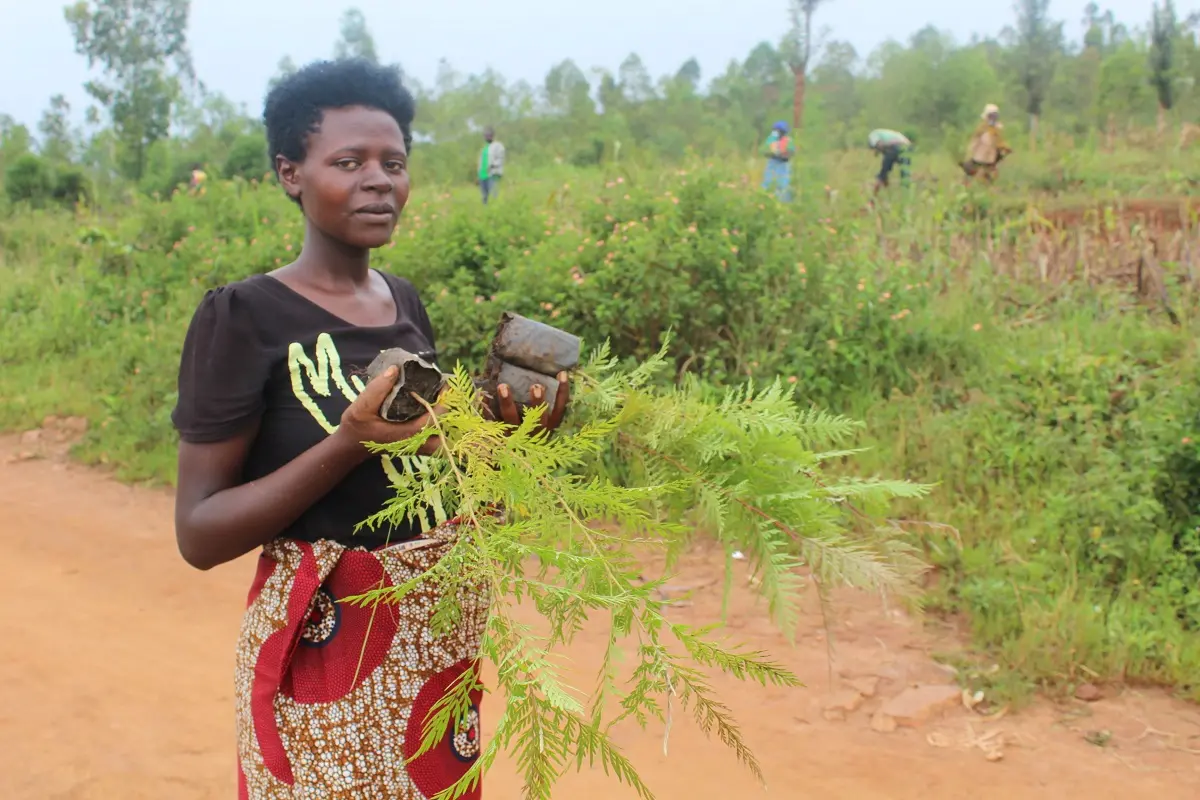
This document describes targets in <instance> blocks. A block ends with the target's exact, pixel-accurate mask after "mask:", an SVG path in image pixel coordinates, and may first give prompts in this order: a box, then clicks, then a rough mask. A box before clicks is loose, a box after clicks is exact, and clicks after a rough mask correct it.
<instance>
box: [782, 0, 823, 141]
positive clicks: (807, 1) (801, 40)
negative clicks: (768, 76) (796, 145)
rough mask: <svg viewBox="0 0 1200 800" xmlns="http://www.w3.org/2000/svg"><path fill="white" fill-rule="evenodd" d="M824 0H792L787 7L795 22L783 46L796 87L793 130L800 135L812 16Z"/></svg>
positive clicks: (793, 104) (811, 48) (811, 37)
mask: <svg viewBox="0 0 1200 800" xmlns="http://www.w3.org/2000/svg"><path fill="white" fill-rule="evenodd" d="M822 2H824V0H791V6H790V7H789V9H788V13H789V16H790V17H791V23H792V26H791V28H790V29H789V30H788V32H787V35H786V36H785V37H784V39H783V47H782V50H783V51H784V53H785V54H786V56H787V61H788V66H789V67H791V68H792V79H793V81H794V82H795V89H794V92H793V94H792V130H793V131H794V135H795V136H797V137H799V136H800V127H801V126H802V125H803V124H804V89H805V84H806V82H807V80H808V63H809V61H810V60H812V56H813V50H814V49H815V48H814V47H813V32H812V18H813V14H814V13H816V10H817V6H819V5H821V3H822Z"/></svg>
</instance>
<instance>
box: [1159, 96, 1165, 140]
mask: <svg viewBox="0 0 1200 800" xmlns="http://www.w3.org/2000/svg"><path fill="white" fill-rule="evenodd" d="M1166 132H1167V109H1166V107H1165V106H1163V104H1162V103H1161V102H1159V104H1158V138H1159V139H1161V138H1162V137H1163V134H1164V133H1166Z"/></svg>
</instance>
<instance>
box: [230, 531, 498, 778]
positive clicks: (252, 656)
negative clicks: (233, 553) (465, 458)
mask: <svg viewBox="0 0 1200 800" xmlns="http://www.w3.org/2000/svg"><path fill="white" fill-rule="evenodd" d="M454 533H455V528H454V527H453V526H443V527H441V528H439V529H437V530H436V531H433V532H430V533H429V534H426V535H425V537H423V538H420V539H416V540H413V541H408V542H404V543H401V544H397V545H392V546H390V547H386V548H382V549H379V550H374V551H367V550H364V549H362V548H355V549H347V548H346V547H344V546H343V545H340V544H338V543H336V542H332V541H325V540H322V541H318V542H301V541H296V540H292V539H279V540H276V541H274V542H272V543H270V544H269V545H267V546H266V547H265V548H264V550H263V553H262V555H261V557H260V558H259V563H258V573H257V575H256V576H255V579H254V583H253V585H252V586H251V588H250V596H249V598H248V602H247V609H246V614H245V617H244V619H243V622H242V631H241V635H240V637H239V640H238V648H237V667H236V672H235V694H236V711H237V745H238V773H239V774H238V797H239V799H240V800H351V799H352V798H353V800H375V799H376V798H378V800H426V798H429V797H431V796H433V795H434V794H436V793H438V792H440V791H442V790H444V789H446V788H447V787H449V786H451V785H452V784H453V783H454V782H455V781H456V780H458V779H459V778H461V777H462V776H463V774H465V773H466V771H467V770H468V769H469V768H470V767H471V765H472V764H473V763H474V762H475V761H476V760H477V759H478V758H479V753H480V748H481V733H482V732H481V729H480V717H479V704H480V701H481V699H482V696H481V693H479V692H475V693H474V694H473V695H472V697H471V702H472V705H471V709H470V712H469V713H468V714H467V718H466V719H463V720H461V721H460V722H459V724H457V725H452V726H450V729H449V730H448V731H447V733H446V736H445V738H444V739H443V741H441V742H440V743H438V744H437V745H436V746H434V747H433V749H431V750H429V751H427V752H426V753H424V754H422V755H421V756H420V757H419V758H416V759H413V756H414V755H415V754H416V752H417V750H418V749H419V748H420V745H421V740H422V734H423V726H424V723H425V718H426V715H427V714H428V713H429V710H430V709H431V708H432V707H433V705H434V703H436V702H437V701H438V699H439V698H441V697H443V696H444V695H445V693H446V691H447V690H448V688H449V687H450V686H452V685H453V684H454V682H455V681H456V680H457V679H458V678H459V677H460V676H462V675H463V673H464V672H466V671H468V670H475V669H478V663H479V662H478V658H479V643H480V637H481V636H482V634H483V630H484V626H485V625H486V621H487V612H488V603H487V598H486V596H485V595H484V594H482V593H478V594H467V593H464V596H461V597H460V598H459V602H460V604H461V607H462V609H463V614H462V616H461V618H460V625H459V627H458V628H457V629H455V630H454V631H453V632H451V633H450V634H447V635H443V636H441V637H439V638H435V637H433V636H432V634H431V632H430V626H429V623H430V617H431V615H432V613H433V610H434V606H435V602H436V599H437V596H436V588H435V587H434V586H433V585H432V584H430V585H428V586H419V587H418V588H417V589H416V590H414V591H412V592H410V593H409V594H408V595H407V596H406V597H405V598H404V600H403V601H402V602H401V603H400V604H398V605H397V604H385V603H380V604H378V605H367V606H356V605H350V604H348V603H341V602H338V601H339V600H341V599H343V598H345V597H349V596H353V595H357V594H361V593H363V592H366V591H369V590H371V589H377V588H380V587H387V586H397V585H400V584H403V583H404V582H406V581H408V580H411V579H412V578H414V577H416V576H417V575H419V574H420V573H422V572H424V571H426V570H428V569H429V568H431V567H432V566H433V565H434V564H436V563H437V561H438V559H440V558H441V557H442V556H443V555H444V554H445V553H446V552H447V551H448V550H449V549H450V547H451V545H452V544H453V539H454ZM481 794H482V789H481V786H480V785H477V786H476V788H475V789H473V790H472V791H471V792H468V793H467V794H466V795H464V797H465V798H471V799H473V800H474V799H477V798H479V797H480V796H481Z"/></svg>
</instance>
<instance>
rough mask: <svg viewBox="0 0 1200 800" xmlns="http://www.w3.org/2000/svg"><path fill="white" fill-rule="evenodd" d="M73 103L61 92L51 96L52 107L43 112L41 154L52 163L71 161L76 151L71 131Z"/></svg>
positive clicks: (39, 129)
mask: <svg viewBox="0 0 1200 800" xmlns="http://www.w3.org/2000/svg"><path fill="white" fill-rule="evenodd" d="M70 114H71V104H70V103H68V102H67V98H65V97H63V96H62V95H61V94H56V95H54V96H53V97H51V98H50V107H49V108H47V109H46V110H45V111H43V112H42V119H41V121H40V122H39V123H38V133H40V134H41V135H42V141H41V148H40V150H41V154H42V157H43V158H45V159H46V160H48V161H50V162H51V163H61V162H64V161H70V160H71V157H72V156H73V155H74V152H75V141H74V138H75V137H74V135H73V134H72V133H71V121H70V119H69V117H70Z"/></svg>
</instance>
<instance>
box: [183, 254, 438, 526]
mask: <svg viewBox="0 0 1200 800" xmlns="http://www.w3.org/2000/svg"><path fill="white" fill-rule="evenodd" d="M384 278H385V279H386V280H387V283H388V286H389V287H390V288H391V290H392V296H393V297H394V298H395V300H396V321H395V322H394V323H392V324H391V325H383V326H380V327H362V326H358V325H351V324H350V323H349V322H346V321H345V320H343V319H340V318H338V317H337V316H335V315H334V314H332V313H330V312H329V311H326V310H325V309H323V308H321V307H320V306H318V305H317V304H316V303H314V302H312V301H311V300H309V299H307V298H306V297H304V296H302V295H300V294H298V293H297V292H295V291H294V290H292V289H290V288H288V287H287V286H286V285H284V284H283V283H282V282H280V281H279V280H277V279H275V278H272V277H271V276H269V275H255V276H253V277H250V278H247V279H246V280H244V281H238V282H237V283H232V284H229V285H228V286H222V287H220V288H217V289H212V290H210V291H209V292H208V293H207V294H206V295H205V296H204V299H203V300H202V301H201V302H200V306H199V308H197V309H196V314H195V316H194V317H193V318H192V323H191V327H190V328H189V329H188V333H187V338H186V339H185V340H184V345H183V356H182V358H181V360H180V365H179V400H178V403H177V405H176V406H175V410H174V412H173V413H172V415H171V419H172V421H173V422H174V423H175V427H176V428H177V429H178V430H179V435H180V437H181V438H182V439H184V440H185V441H188V442H197V443H204V442H219V441H222V440H225V439H228V438H229V437H231V436H233V435H235V434H237V433H238V432H239V431H243V430H245V429H246V428H247V427H249V426H250V425H253V423H254V421H255V420H256V419H257V420H261V421H260V423H259V429H258V435H257V437H256V438H255V440H254V443H253V445H252V446H251V448H250V452H249V455H248V456H247V459H246V464H245V468H244V475H243V478H244V481H246V482H249V481H252V480H255V479H257V478H261V477H263V476H265V475H269V474H270V473H272V472H274V471H275V470H277V469H279V468H280V467H282V466H283V465H284V464H287V463H288V462H289V461H291V460H292V459H294V458H296V457H297V456H299V455H300V454H301V453H303V452H305V451H306V450H308V449H309V448H311V447H313V446H314V445H316V444H317V443H318V442H320V441H321V440H322V439H324V438H325V437H326V436H328V435H329V434H331V433H333V432H334V431H335V430H336V429H337V425H338V423H339V422H340V421H341V418H342V412H343V411H345V410H346V407H347V406H349V405H350V403H351V402H352V400H353V399H354V398H355V397H357V395H358V392H359V391H361V390H362V388H363V386H364V385H365V382H366V376H365V372H366V368H367V366H368V365H369V364H370V363H371V361H372V359H374V358H375V356H377V355H378V354H379V351H380V350H385V349H387V348H389V347H403V348H404V349H405V350H408V351H409V352H411V353H420V354H422V355H423V356H424V357H425V358H426V359H427V360H432V359H433V353H434V338H433V328H432V326H431V325H430V324H429V316H428V315H427V314H426V313H425V307H424V306H423V305H422V304H421V299H420V298H419V297H418V296H417V291H416V289H415V288H413V285H412V284H411V283H409V282H408V281H406V280H404V279H403V278H397V277H395V276H392V275H384ZM396 466H397V465H395V464H393V463H392V461H391V459H389V458H387V457H386V456H372V457H370V458H368V459H367V460H366V461H365V462H363V463H362V464H361V465H360V466H358V467H356V468H355V469H354V470H353V471H352V472H351V473H350V474H349V475H347V476H346V478H345V479H344V480H343V481H342V482H341V483H339V484H338V485H337V486H335V487H334V488H333V489H332V490H331V491H330V492H329V493H328V494H327V495H325V496H324V497H322V498H321V499H319V500H317V501H316V502H315V503H313V504H312V505H311V506H310V507H309V508H308V510H307V511H305V512H304V513H303V514H302V515H301V516H300V518H299V519H297V520H296V521H295V522H294V523H292V525H291V526H289V527H288V528H287V529H286V530H284V531H283V532H282V533H280V536H281V537H289V538H293V539H301V540H305V541H317V540H318V539H333V540H335V541H338V542H341V543H343V544H345V545H347V546H350V547H356V546H358V547H366V548H368V549H369V548H374V547H377V546H379V545H382V544H384V543H385V542H389V541H390V542H397V541H403V540H404V539H409V538H411V537H413V536H415V535H416V534H417V533H418V532H419V530H418V529H415V528H412V527H409V526H404V527H396V528H392V529H390V530H389V529H387V528H379V529H377V530H375V531H371V530H369V529H366V528H363V529H362V530H361V531H360V532H359V533H354V528H355V526H356V525H358V523H360V522H362V521H363V520H365V519H366V518H367V517H369V516H371V515H372V514H374V513H376V512H377V511H379V510H380V509H382V508H383V506H384V504H385V502H386V501H387V500H388V499H389V498H390V497H392V496H394V490H393V489H392V488H391V485H390V484H391V478H390V477H389V473H390V474H395V473H394V470H395V469H396ZM298 500H299V501H301V502H302V499H300V498H298Z"/></svg>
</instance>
